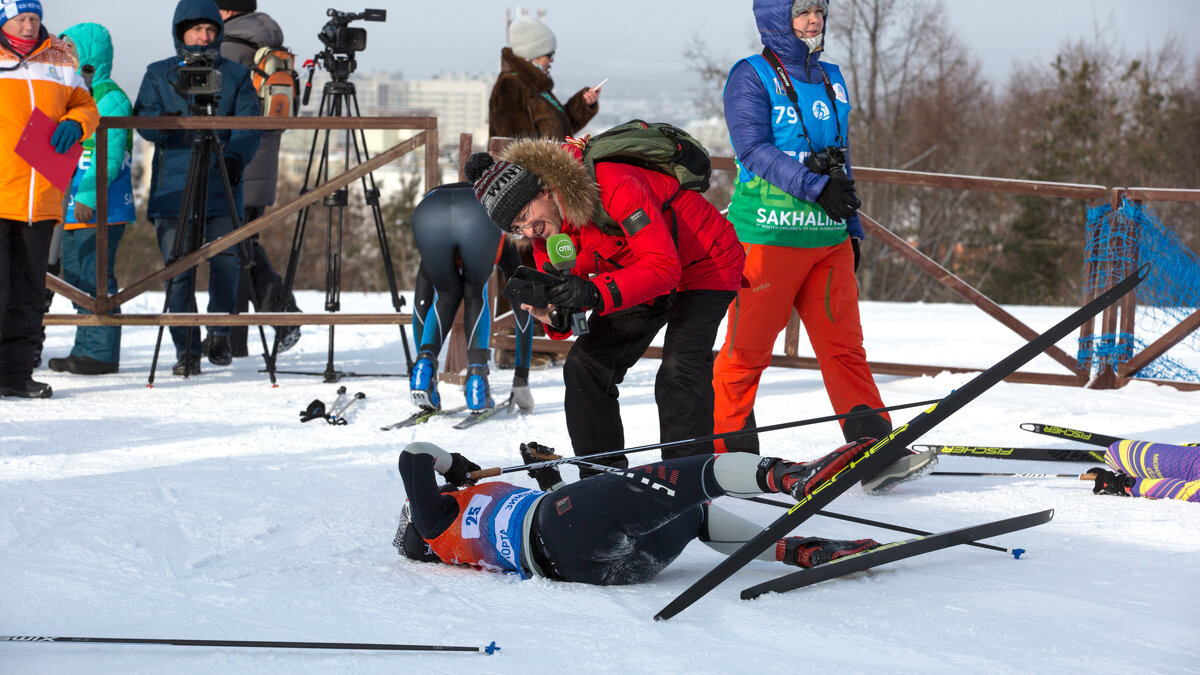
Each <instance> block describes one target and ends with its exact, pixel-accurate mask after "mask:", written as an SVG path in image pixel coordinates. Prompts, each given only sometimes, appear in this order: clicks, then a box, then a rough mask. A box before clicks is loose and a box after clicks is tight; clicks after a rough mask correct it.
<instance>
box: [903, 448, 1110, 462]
mask: <svg viewBox="0 0 1200 675" xmlns="http://www.w3.org/2000/svg"><path fill="white" fill-rule="evenodd" d="M908 447H909V448H910V449H912V450H918V451H920V450H935V451H937V453H938V454H939V455H961V456H964V457H993V458H997V459H1026V460H1038V461H1046V462H1103V461H1104V453H1103V452H1098V451H1095V450H1071V449H1067V448H1006V447H1001V446H992V445H910V446H908Z"/></svg>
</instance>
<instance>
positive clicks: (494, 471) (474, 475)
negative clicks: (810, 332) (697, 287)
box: [467, 398, 941, 481]
mask: <svg viewBox="0 0 1200 675" xmlns="http://www.w3.org/2000/svg"><path fill="white" fill-rule="evenodd" d="M940 400H941V399H940V398H935V399H931V400H929V401H918V402H916V403H902V404H900V405H892V406H886V407H883V408H870V409H867V410H854V411H851V412H847V413H842V414H840V415H826V416H824V417H813V418H810V419H806V420H797V421H795V422H782V423H780V424H772V425H770V426H765V427H756V428H753V429H738V430H737V431H726V432H725V433H720V434H711V435H709V436H699V437H696V438H687V439H683V440H679V441H667V442H664V443H651V444H650V445H639V446H637V447H635V448H625V449H623V450H610V451H608V452H597V453H595V454H591V455H584V456H583V457H562V456H560V455H545V456H546V457H552V458H553V459H547V460H545V461H541V462H534V463H532V464H521V465H519V466H506V467H503V468H501V467H493V468H490V469H479V470H478V471H472V472H470V473H469V474H467V478H469V479H470V480H472V481H477V480H480V479H482V478H490V477H492V476H499V475H501V474H506V473H513V472H516V471H530V470H533V469H541V468H545V467H549V466H558V465H559V464H576V463H580V462H592V461H594V460H596V459H599V458H601V457H614V456H616V455H624V454H630V453H634V452H643V451H645V450H654V449H656V448H673V447H678V446H681V445H694V444H696V443H707V442H709V441H716V440H721V439H723V438H737V437H738V436H748V435H750V434H761V433H763V432H764V431H778V430H779V429H791V428H792V427H803V426H808V425H810V424H820V423H821V422H834V421H837V420H844V419H850V418H852V417H865V416H867V415H876V414H878V413H882V412H891V411H892V410H903V409H905V408H919V407H921V406H927V405H932V404H934V403H937V402H938V401H940Z"/></svg>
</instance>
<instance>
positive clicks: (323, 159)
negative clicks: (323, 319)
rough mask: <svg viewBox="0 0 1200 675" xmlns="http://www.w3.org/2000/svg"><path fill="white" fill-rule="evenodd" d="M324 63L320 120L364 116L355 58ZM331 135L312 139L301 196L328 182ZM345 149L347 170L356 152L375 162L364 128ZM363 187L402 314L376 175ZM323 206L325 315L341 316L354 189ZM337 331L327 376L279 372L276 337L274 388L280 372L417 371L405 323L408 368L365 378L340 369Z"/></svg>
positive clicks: (332, 377) (350, 135) (289, 277)
mask: <svg viewBox="0 0 1200 675" xmlns="http://www.w3.org/2000/svg"><path fill="white" fill-rule="evenodd" d="M319 56H320V55H319ZM323 58H324V60H325V61H326V64H327V66H328V68H327V70H328V71H329V73H330V75H331V79H330V80H329V81H328V82H326V83H325V85H324V87H323V88H322V92H321V104H320V107H319V109H318V110H317V116H318V117H361V116H362V115H361V112H360V110H359V107H358V97H357V95H356V93H355V89H354V84H353V83H351V82H349V81H348V78H349V75H350V72H351V71H352V70H353V64H354V61H353V58H352V57H351V58H349V60H347V59H337V58H335V56H334V55H333V54H331V53H328V52H327V53H326V54H325V56H324V57H323ZM310 81H311V76H310ZM306 96H307V94H306ZM330 131H331V130H330V129H325V130H324V131H317V132H315V133H314V134H313V141H312V147H311V148H310V149H309V154H308V165H307V167H306V168H305V170H304V184H303V186H302V187H301V188H300V193H301V194H304V193H305V192H307V191H309V190H311V189H314V188H315V187H316V186H318V185H320V184H321V183H325V182H328V180H329V165H330V153H329V149H330V143H329V140H330ZM318 142H320V146H321V152H320V155H319V157H318V155H317V146H318ZM344 145H345V155H344V158H343V170H344V171H345V170H349V169H350V168H351V164H350V155H351V152H352V151H353V154H354V161H355V162H356V163H357V164H362V163H363V162H365V161H367V160H368V159H369V158H370V156H369V155H368V152H367V141H366V134H365V132H364V131H363V130H362V129H347V130H346V138H345V144H344ZM314 169H315V171H314ZM360 184H361V185H362V189H363V199H364V201H365V202H366V204H367V206H368V208H369V209H370V211H371V218H372V220H373V221H374V224H375V235H376V238H377V239H378V241H379V252H380V255H381V257H382V258H383V269H384V275H385V276H386V278H387V284H388V290H389V292H390V293H391V297H392V307H393V308H394V309H395V310H396V311H397V312H400V311H401V310H402V309H403V308H404V304H405V300H404V298H403V297H401V296H400V293H399V291H398V290H397V288H396V272H395V269H394V268H393V266H392V255H391V249H390V248H389V246H388V239H387V231H386V230H385V229H384V226H383V212H382V210H381V208H380V204H379V188H378V187H376V185H375V177H374V175H373V174H370V173H368V174H366V175H365V176H363V177H362V178H361V180H360ZM322 204H323V205H324V206H325V207H326V209H327V218H328V220H327V228H326V237H325V310H326V311H328V312H336V311H338V310H340V309H341V292H342V290H341V285H342V233H343V226H344V218H345V209H346V207H347V206H348V205H349V188H348V187H345V188H342V189H340V190H338V191H337V192H334V193H333V194H331V195H329V196H328V197H326V198H325V199H324V200H323V201H322ZM308 212H309V207H305V208H303V209H301V210H300V212H299V213H298V214H297V218H296V229H295V232H294V234H293V236H292V249H291V256H290V257H289V259H288V266H287V274H286V276H285V277H284V291H283V297H287V295H288V294H289V293H291V292H292V287H293V285H294V284H295V281H296V268H297V266H298V264H299V261H300V252H301V247H302V245H303V243H304V232H305V229H306V227H307V225H308ZM334 329H335V326H333V325H330V326H329V356H328V361H327V362H326V364H325V371H324V372H322V373H312V372H302V371H290V370H289V371H283V370H276V369H275V359H276V356H277V355H278V350H279V342H280V336H279V335H276V337H275V344H274V345H273V346H272V348H271V350H270V353H269V355H268V358H267V372H268V373H269V374H270V377H271V382H272V384H274V383H275V375H276V374H277V373H282V374H288V375H322V376H323V377H324V378H325V381H326V382H337V381H338V380H340V379H341V378H343V377H408V375H409V372H411V371H412V364H413V360H412V353H411V351H410V350H409V346H408V335H407V332H406V331H405V329H404V325H403V324H400V340H401V343H402V344H403V345H404V359H405V363H406V369H405V372H403V373H368V374H360V373H353V372H345V371H341V370H337V369H335V368H334V365H333V354H334Z"/></svg>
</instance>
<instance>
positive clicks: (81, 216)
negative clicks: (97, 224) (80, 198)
mask: <svg viewBox="0 0 1200 675" xmlns="http://www.w3.org/2000/svg"><path fill="white" fill-rule="evenodd" d="M95 219H96V212H95V211H94V210H92V207H90V206H88V205H87V204H83V203H80V202H75V220H77V221H79V222H81V223H90V222H92V221H94V220H95Z"/></svg>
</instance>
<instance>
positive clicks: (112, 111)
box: [49, 23, 135, 375]
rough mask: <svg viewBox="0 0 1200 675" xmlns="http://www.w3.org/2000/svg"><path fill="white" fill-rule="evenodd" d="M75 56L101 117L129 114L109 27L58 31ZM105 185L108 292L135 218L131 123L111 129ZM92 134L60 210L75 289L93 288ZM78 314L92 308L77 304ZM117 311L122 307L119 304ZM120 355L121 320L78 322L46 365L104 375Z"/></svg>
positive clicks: (65, 266) (66, 263)
mask: <svg viewBox="0 0 1200 675" xmlns="http://www.w3.org/2000/svg"><path fill="white" fill-rule="evenodd" d="M62 38H63V40H65V41H66V42H67V43H68V44H69V45H71V48H72V49H74V51H75V55H76V56H77V57H78V58H79V68H80V72H81V73H82V74H83V77H84V81H85V82H87V84H88V88H89V90H90V91H91V92H92V98H94V99H95V100H96V107H97V109H98V110H99V112H100V116H101V117H127V116H129V115H131V114H132V111H133V105H132V104H131V103H130V102H129V97H128V96H126V95H125V92H124V91H122V90H121V88H120V87H119V86H117V83H116V82H114V81H113V79H112V63H113V44H112V37H111V36H110V35H109V33H108V29H106V28H105V27H104V26H101V25H100V24H98V23H81V24H77V25H74V26H71V27H70V28H68V29H67V30H65V31H64V32H63V34H62ZM106 133H107V134H108V161H107V171H108V175H107V177H106V178H107V189H108V213H107V216H108V217H107V219H106V220H107V221H108V247H107V250H106V251H105V255H106V256H107V259H108V284H107V285H108V292H109V293H110V294H112V293H116V292H117V289H118V286H117V277H116V275H115V274H114V273H113V266H114V264H115V263H116V257H117V246H119V245H120V243H121V237H122V235H124V234H125V225H126V223H130V222H133V220H134V218H135V214H134V203H133V179H132V174H133V172H132V167H133V157H132V154H131V151H132V148H133V135H132V134H131V133H130V130H129V129H109V130H107V132H106ZM95 152H96V140H95V137H94V136H93V137H90V138H88V139H87V140H86V141H84V143H83V154H82V155H80V157H79V167H78V169H77V170H76V171H75V178H74V181H73V182H72V184H71V198H70V201H69V202H68V203H67V211H66V213H65V214H64V222H65V225H64V230H65V231H64V232H63V243H62V274H63V280H64V281H66V282H67V283H69V284H71V285H72V286H75V287H76V288H78V289H79V290H81V291H83V292H85V293H89V294H93V295H94V294H95V292H96V202H97V200H96V194H97V192H98V190H97V187H96V177H97V174H98V172H97V170H96V165H95ZM75 309H76V310H77V311H78V312H79V313H81V314H88V313H90V312H89V311H88V310H87V309H85V308H83V307H81V306H79V305H75ZM117 311H118V312H119V311H120V310H117ZM120 360H121V327H120V326H80V327H78V328H77V329H76V330H75V344H74V346H72V347H71V353H70V355H68V356H66V357H65V358H53V359H50V363H49V365H50V369H51V370H54V371H57V372H60V373H61V372H65V373H75V374H77V375H105V374H108V373H115V372H117V368H118V366H119V363H120Z"/></svg>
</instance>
